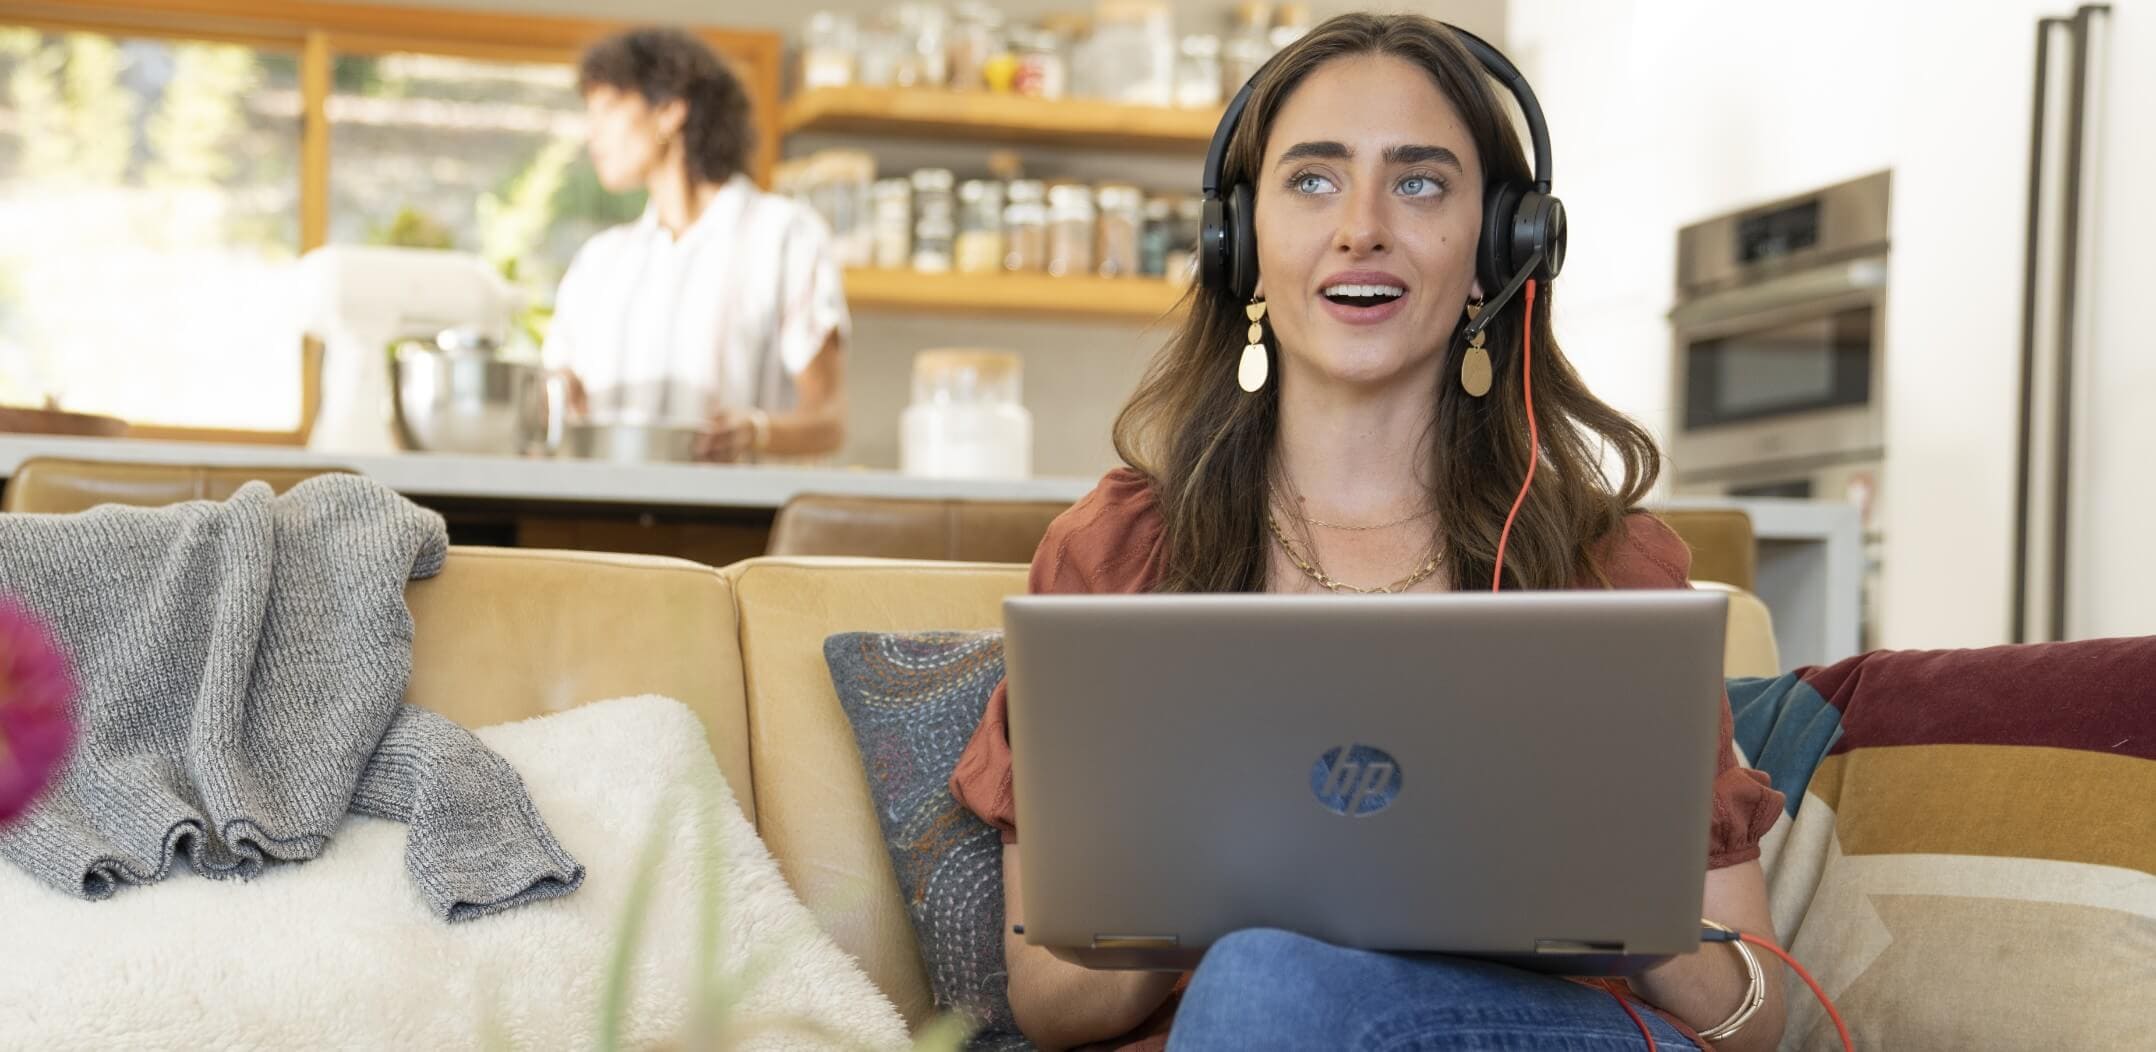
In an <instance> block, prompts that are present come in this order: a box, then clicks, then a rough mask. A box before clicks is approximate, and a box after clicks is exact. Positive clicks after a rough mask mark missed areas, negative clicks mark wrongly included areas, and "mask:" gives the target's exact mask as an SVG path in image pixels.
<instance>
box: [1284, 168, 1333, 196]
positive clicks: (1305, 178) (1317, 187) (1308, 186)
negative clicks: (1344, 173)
mask: <svg viewBox="0 0 2156 1052" xmlns="http://www.w3.org/2000/svg"><path fill="white" fill-rule="evenodd" d="M1288 185H1289V186H1291V187H1293V188H1294V190H1295V192H1296V193H1299V194H1322V193H1325V192H1327V191H1328V190H1331V189H1332V185H1333V182H1332V180H1330V179H1327V178H1325V177H1324V176H1322V175H1315V174H1312V173H1308V172H1305V173H1304V174H1302V175H1298V176H1296V177H1295V178H1294V179H1292V180H1289V182H1288Z"/></svg>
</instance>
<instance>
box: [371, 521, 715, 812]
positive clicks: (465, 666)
mask: <svg viewBox="0 0 2156 1052" xmlns="http://www.w3.org/2000/svg"><path fill="white" fill-rule="evenodd" d="M404 600H405V603H406V604H407V605H409V606H410V607H411V610H412V632H413V638H412V680H411V683H410V684H409V685H408V686H407V687H406V689H405V695H404V699H405V700H406V701H409V702H411V703H412V704H414V705H417V706H419V707H421V708H424V709H432V710H434V711H435V712H438V713H441V714H442V715H444V716H447V717H449V718H450V719H452V720H455V721H456V722H458V723H461V724H463V725H464V726H466V727H485V726H488V725H490V724H495V723H504V722H508V721H511V720H520V719H524V718H526V717H530V716H544V715H547V714H549V713H554V712H563V711H566V710H568V709H571V708H574V707H575V706H578V705H582V704H585V703H587V702H592V701H598V700H600V699H603V698H618V697H626V696H632V695H637V694H662V695H665V696H667V697H670V698H677V699H679V700H680V701H681V703H682V704H684V705H687V706H688V707H689V709H690V710H691V711H693V712H695V713H696V716H697V718H698V719H699V720H701V721H702V723H703V725H704V740H705V742H706V743H707V744H709V745H710V746H711V755H712V756H714V757H715V758H717V759H718V761H719V771H720V772H721V773H722V774H724V775H725V776H726V783H727V787H728V788H729V789H731V790H732V791H733V794H734V799H736V800H738V801H740V802H741V809H742V810H743V811H745V812H747V813H748V815H749V818H750V820H751V821H755V820H756V818H757V814H756V794H755V790H754V787H753V786H752V785H751V784H750V782H749V719H748V706H747V703H746V701H745V700H744V699H743V696H742V686H741V679H742V673H741V658H740V654H739V652H738V651H737V650H735V648H734V647H733V646H732V644H731V643H730V642H728V641H730V640H732V639H733V638H734V634H735V627H734V602H733V596H732V594H731V592H730V590H729V589H728V588H727V584H726V580H725V578H723V577H721V576H720V575H719V572H718V571H717V570H714V569H712V568H710V567H708V566H702V565H699V564H697V563H692V562H688V561H686V560H683V559H666V558H660V557H657V556H650V555H610V554H603V553H599V552H551V551H539V550H534V549H527V548H515V549H510V548H465V547H452V548H450V549H449V558H448V560H447V561H446V562H444V563H443V565H442V572H441V573H440V574H437V575H436V576H435V577H434V578H433V579H432V580H426V581H414V582H412V583H411V584H410V585H408V586H407V587H406V588H405V590H404Z"/></svg>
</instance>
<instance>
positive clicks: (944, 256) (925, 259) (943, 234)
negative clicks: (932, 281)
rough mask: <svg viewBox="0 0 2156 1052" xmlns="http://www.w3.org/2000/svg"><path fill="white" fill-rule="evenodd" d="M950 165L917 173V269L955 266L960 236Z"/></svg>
mask: <svg viewBox="0 0 2156 1052" xmlns="http://www.w3.org/2000/svg"><path fill="white" fill-rule="evenodd" d="M953 183H954V179H953V178H952V175H951V170H950V169H948V168H920V169H916V170H915V171H914V173H913V269H915V270H920V271H927V272H929V273H942V272H944V271H948V270H950V269H951V253H952V251H953V249H954V247H955V244H954V242H955V240H956V238H957V235H958V223H957V211H956V207H955V202H954V200H953V198H952V195H951V187H952V185H953Z"/></svg>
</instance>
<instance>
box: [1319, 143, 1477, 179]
mask: <svg viewBox="0 0 2156 1052" xmlns="http://www.w3.org/2000/svg"><path fill="white" fill-rule="evenodd" d="M1354 156H1355V151H1353V150H1350V149H1348V148H1347V145H1346V144H1345V143H1338V142H1333V141H1331V140H1329V139H1327V140H1320V141H1317V142H1299V143H1296V144H1295V145H1293V146H1290V147H1288V148H1287V150H1286V151H1284V152H1282V153H1281V155H1280V161H1279V163H1280V164H1286V163H1288V162H1289V161H1296V160H1301V159H1303V158H1306V157H1315V158H1319V159H1322V160H1328V161H1345V160H1350V159H1352V158H1353V157H1354ZM1385 163H1386V164H1393V165H1401V164H1439V165H1444V166H1446V167H1448V168H1451V169H1452V170H1453V171H1456V172H1465V171H1466V170H1467V168H1466V166H1465V165H1462V164H1461V163H1460V157H1459V155H1458V154H1456V153H1453V152H1452V151H1451V150H1448V149H1446V148H1444V147H1442V146H1388V147H1386V148H1385Z"/></svg>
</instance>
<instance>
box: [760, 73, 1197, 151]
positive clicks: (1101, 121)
mask: <svg viewBox="0 0 2156 1052" xmlns="http://www.w3.org/2000/svg"><path fill="white" fill-rule="evenodd" d="M1219 122H1220V111H1219V110H1217V109H1202V110H1199V109H1171V108H1167V107H1162V106H1131V105H1126V104H1123V103H1118V102H1100V101H1096V100H1092V99H1036V98H1029V97H1027V96H1024V95H996V94H991V93H988V92H984V91H938V90H933V89H926V88H867V87H847V88H816V89H814V90H811V91H805V92H802V93H800V94H798V95H796V96H794V97H793V99H792V100H791V101H789V102H787V104H786V109H785V112H784V113H782V114H781V115H780V117H779V128H780V129H781V131H783V132H784V133H785V134H787V135H792V134H795V133H798V132H816V133H823V134H839V135H882V136H902V137H905V138H915V139H950V140H962V141H970V142H991V143H1026V144H1031V145H1040V146H1071V147H1083V148H1088V149H1111V150H1124V151H1152V152H1162V153H1203V152H1204V151H1205V147H1206V145H1207V144H1208V143H1210V142H1211V141H1212V138H1213V127H1214V125H1216V124H1218V123H1219Z"/></svg>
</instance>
